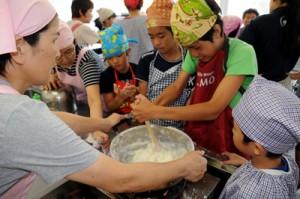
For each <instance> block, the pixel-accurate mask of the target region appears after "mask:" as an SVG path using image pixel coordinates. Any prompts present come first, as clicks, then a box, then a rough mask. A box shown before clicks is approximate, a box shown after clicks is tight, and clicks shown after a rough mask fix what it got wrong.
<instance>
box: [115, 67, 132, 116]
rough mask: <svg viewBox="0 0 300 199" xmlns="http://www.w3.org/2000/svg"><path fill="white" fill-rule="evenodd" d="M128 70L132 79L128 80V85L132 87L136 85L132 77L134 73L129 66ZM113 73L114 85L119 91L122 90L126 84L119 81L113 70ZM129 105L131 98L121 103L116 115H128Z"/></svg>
mask: <svg viewBox="0 0 300 199" xmlns="http://www.w3.org/2000/svg"><path fill="white" fill-rule="evenodd" d="M129 69H130V72H131V77H132V79H131V80H130V82H129V83H130V84H132V85H136V80H135V75H134V72H133V70H132V67H131V65H129ZM114 73H115V78H116V85H117V86H118V87H119V88H120V89H123V88H124V87H125V85H126V82H123V81H119V78H118V74H117V71H116V70H114ZM130 103H131V97H128V98H126V99H125V100H124V101H123V103H122V104H121V106H120V108H119V109H118V110H117V111H116V112H118V113H124V114H128V113H130V112H131V108H130Z"/></svg>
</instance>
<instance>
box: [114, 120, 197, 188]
mask: <svg viewBox="0 0 300 199" xmlns="http://www.w3.org/2000/svg"><path fill="white" fill-rule="evenodd" d="M151 127H152V128H153V132H154V134H155V136H156V138H157V140H158V143H159V144H161V146H163V147H165V149H168V150H173V151H178V156H177V158H180V157H182V156H184V155H185V154H186V153H188V152H189V151H194V150H195V145H194V143H193V141H192V139H191V138H190V137H189V136H188V135H186V134H185V133H184V132H183V131H180V130H178V129H176V128H173V127H163V126H157V125H152V126H151ZM149 144H151V140H150V138H149V135H148V132H147V127H146V125H141V126H136V127H132V128H130V129H127V130H125V131H123V132H121V133H120V134H118V135H117V136H116V137H115V138H114V139H113V140H112V142H111V145H110V153H111V156H112V158H113V159H116V160H119V161H121V162H124V163H130V162H132V159H133V157H134V155H135V152H136V151H137V150H140V149H141V148H146V147H148V146H149ZM158 151H159V150H158ZM181 180H182V179H177V180H174V181H172V182H168V183H166V184H165V185H163V186H162V187H160V188H158V189H166V188H169V187H172V186H174V185H176V184H178V183H179V182H180V181H181Z"/></svg>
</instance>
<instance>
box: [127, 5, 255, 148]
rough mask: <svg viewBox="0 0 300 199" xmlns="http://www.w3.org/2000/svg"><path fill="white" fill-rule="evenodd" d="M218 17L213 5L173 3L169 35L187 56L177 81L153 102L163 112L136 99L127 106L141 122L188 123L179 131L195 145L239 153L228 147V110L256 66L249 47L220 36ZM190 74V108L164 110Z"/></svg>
mask: <svg viewBox="0 0 300 199" xmlns="http://www.w3.org/2000/svg"><path fill="white" fill-rule="evenodd" d="M219 12H220V8H219V6H218V5H217V3H216V2H214V1H213V0H206V1H204V0H201V1H199V0H189V1H186V0H178V1H177V3H176V4H174V6H173V8H172V12H171V27H172V32H173V34H174V37H175V39H177V41H178V42H179V43H180V44H181V45H182V46H185V47H187V48H188V50H189V52H188V53H187V55H186V57H185V61H184V63H183V66H182V70H181V72H180V74H179V77H178V78H177V79H176V81H175V82H174V83H173V84H171V85H170V86H168V87H167V88H166V89H165V90H164V91H163V92H162V93H161V95H160V96H159V97H158V98H157V102H158V103H157V104H159V105H164V106H156V105H153V104H151V103H150V102H149V101H148V100H147V99H146V98H144V97H143V96H141V95H139V96H138V97H137V99H138V100H137V103H136V104H132V108H133V112H132V113H133V115H134V117H135V118H136V119H138V120H139V121H140V122H142V121H144V120H151V119H169V120H185V121H188V122H187V123H186V126H185V130H184V131H185V132H186V133H187V134H188V135H189V136H190V137H191V138H192V139H193V141H194V142H196V143H197V145H199V146H202V147H205V148H207V149H209V150H213V151H214V152H218V153H221V152H224V151H228V150H229V151H230V152H233V151H238V150H237V149H236V148H235V147H234V144H233V142H232V125H233V119H232V116H231V109H232V108H233V107H234V106H235V105H236V104H237V103H238V101H239V99H240V98H241V96H242V94H241V92H243V91H242V89H241V88H243V89H247V88H248V85H249V84H250V83H251V81H252V79H253V76H254V75H255V74H257V65H256V58H255V53H254V50H253V47H252V46H250V45H248V44H246V43H244V42H242V41H240V40H238V39H232V38H227V37H226V36H225V35H224V32H223V26H222V25H223V24H222V20H221V17H220V16H219V15H218V13H219ZM195 72H197V77H196V84H195V88H194V91H193V94H192V99H191V104H190V105H188V106H184V107H165V105H166V104H169V103H171V102H173V101H174V100H176V99H177V98H178V97H179V94H181V93H182V89H183V88H184V87H185V85H186V84H187V83H188V80H189V78H190V76H191V75H192V74H194V73H195ZM239 90H241V91H239ZM138 102H140V103H138Z"/></svg>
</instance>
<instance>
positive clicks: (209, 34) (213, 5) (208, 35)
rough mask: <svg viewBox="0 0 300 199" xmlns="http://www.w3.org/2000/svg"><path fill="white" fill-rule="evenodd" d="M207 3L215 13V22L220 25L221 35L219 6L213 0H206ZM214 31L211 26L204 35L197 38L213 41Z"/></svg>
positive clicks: (221, 25) (221, 22) (221, 24)
mask: <svg viewBox="0 0 300 199" xmlns="http://www.w3.org/2000/svg"><path fill="white" fill-rule="evenodd" d="M206 3H207V5H208V6H209V7H210V9H211V10H212V11H213V12H214V14H215V15H217V20H216V23H215V24H218V25H220V27H221V35H223V21H222V19H221V16H220V15H219V14H221V8H220V7H219V5H218V4H217V3H216V2H215V1H214V0H206ZM214 32H215V29H214V28H213V27H212V28H211V29H210V30H209V31H208V32H207V33H206V34H205V35H204V36H202V37H201V38H200V39H199V40H201V41H211V42H213V34H214Z"/></svg>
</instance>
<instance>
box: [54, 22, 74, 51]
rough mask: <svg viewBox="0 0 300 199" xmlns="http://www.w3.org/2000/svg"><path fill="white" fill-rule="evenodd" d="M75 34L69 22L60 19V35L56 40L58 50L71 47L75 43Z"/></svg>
mask: <svg viewBox="0 0 300 199" xmlns="http://www.w3.org/2000/svg"><path fill="white" fill-rule="evenodd" d="M73 41H74V36H73V33H72V30H71V28H70V26H68V24H66V23H65V22H64V21H62V20H59V37H58V39H57V40H56V46H57V47H58V50H61V49H64V48H66V47H69V46H71V45H72V44H73Z"/></svg>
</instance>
